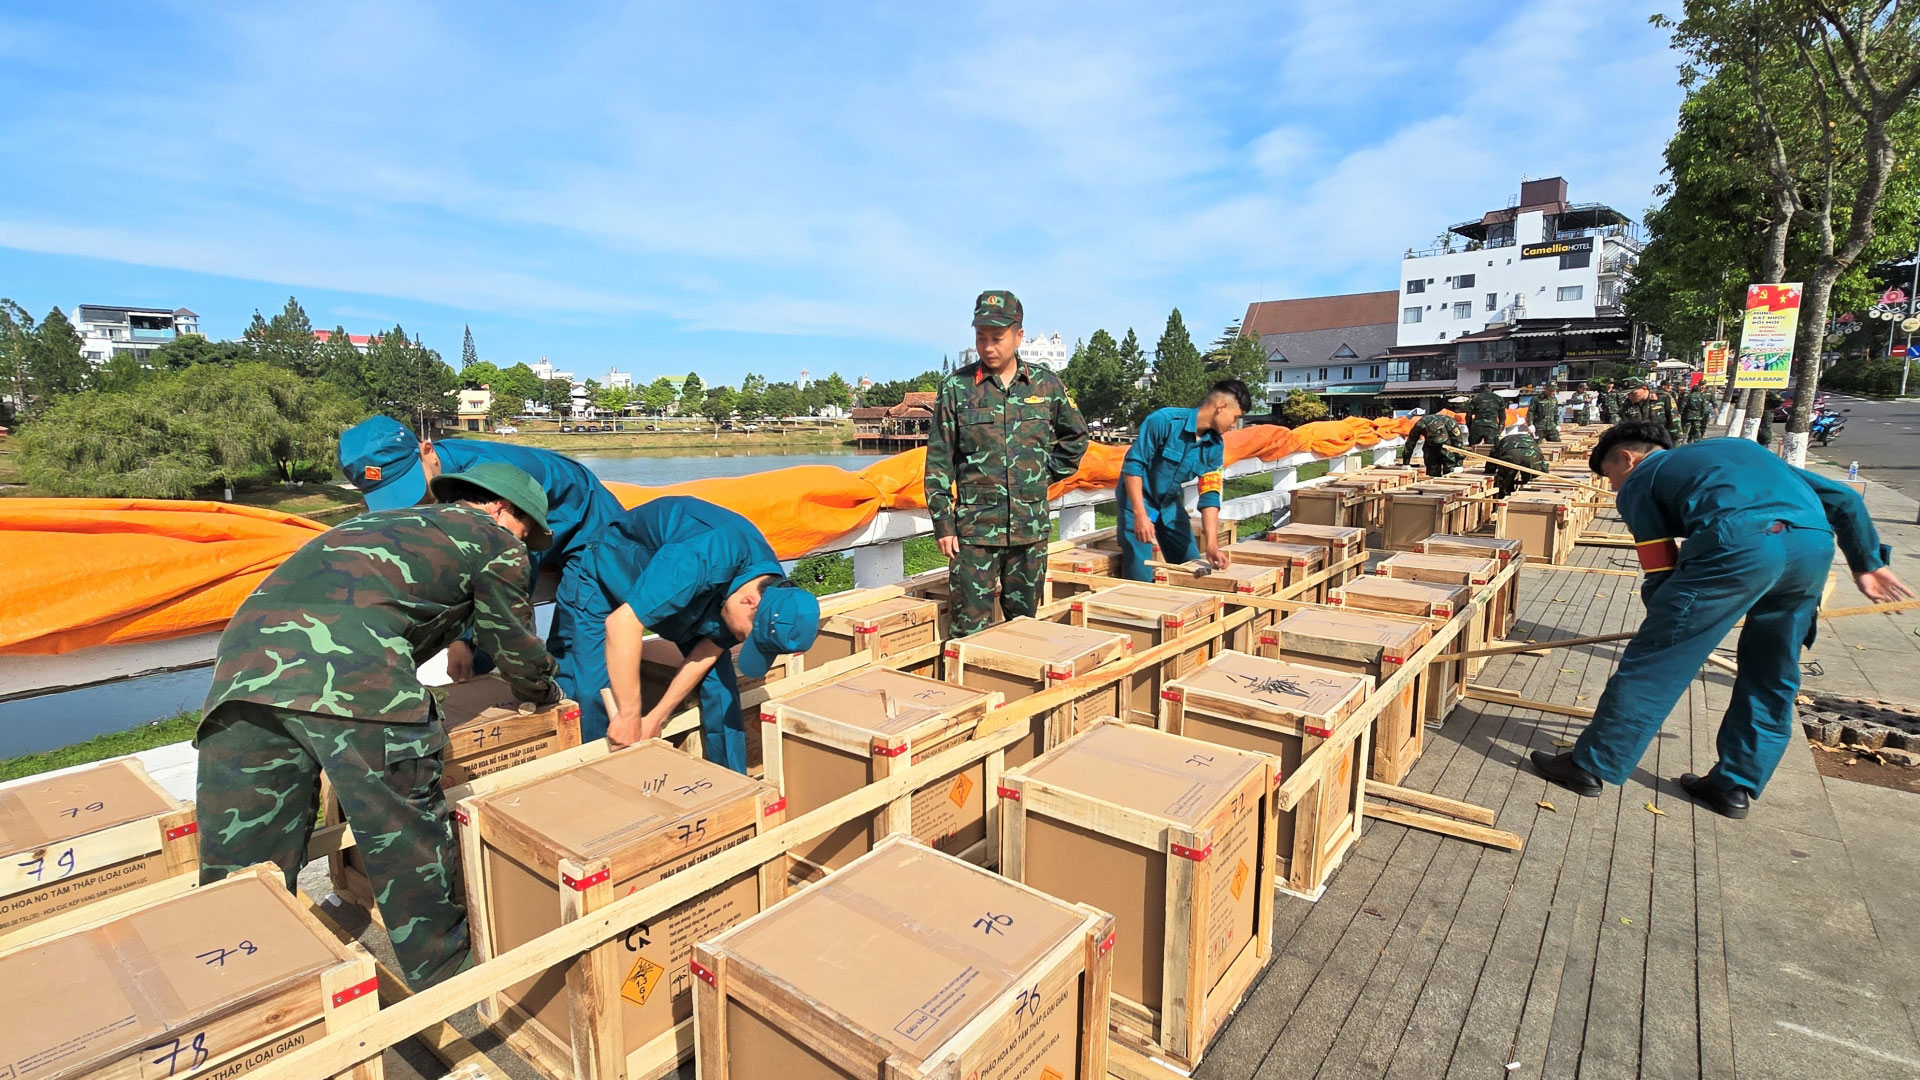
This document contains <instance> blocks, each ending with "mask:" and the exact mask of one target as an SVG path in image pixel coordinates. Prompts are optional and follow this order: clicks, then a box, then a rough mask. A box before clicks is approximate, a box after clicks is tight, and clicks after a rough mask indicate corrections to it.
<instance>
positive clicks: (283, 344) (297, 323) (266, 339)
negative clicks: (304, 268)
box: [242, 296, 320, 375]
mask: <svg viewBox="0 0 1920 1080" xmlns="http://www.w3.org/2000/svg"><path fill="white" fill-rule="evenodd" d="M242 340H243V341H245V342H246V345H247V347H248V348H250V349H252V350H253V356H254V359H256V360H259V361H261V362H263V363H268V364H272V365H274V366H275V367H282V368H286V369H287V370H288V371H291V372H294V373H295V374H297V375H312V374H315V373H316V372H315V371H314V363H313V360H314V353H315V352H317V351H318V350H319V347H320V343H319V342H318V341H316V340H315V339H314V336H313V323H312V322H310V321H309V320H308V319H307V312H306V309H305V308H303V307H301V306H300V301H298V300H296V299H295V298H293V297H291V296H289V297H287V303H286V306H285V307H283V308H281V309H280V313H279V314H278V315H275V316H274V317H273V318H272V319H264V318H261V316H260V313H259V312H258V311H255V312H254V313H253V322H252V323H251V324H249V325H248V326H247V330H246V333H245V334H244V335H242Z"/></svg>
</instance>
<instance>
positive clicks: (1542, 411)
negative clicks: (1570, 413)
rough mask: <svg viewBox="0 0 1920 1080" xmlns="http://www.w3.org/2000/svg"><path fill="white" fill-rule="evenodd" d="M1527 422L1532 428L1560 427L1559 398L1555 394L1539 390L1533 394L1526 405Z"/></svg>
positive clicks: (1556, 428)
mask: <svg viewBox="0 0 1920 1080" xmlns="http://www.w3.org/2000/svg"><path fill="white" fill-rule="evenodd" d="M1527 422H1528V423H1530V424H1532V425H1533V427H1534V430H1536V431H1538V430H1539V429H1541V428H1543V427H1546V428H1553V429H1555V430H1558V429H1559V427H1560V398H1559V397H1558V395H1556V394H1549V393H1547V392H1546V391H1541V392H1540V393H1538V394H1535V395H1534V396H1533V402H1532V404H1530V405H1528V406H1527Z"/></svg>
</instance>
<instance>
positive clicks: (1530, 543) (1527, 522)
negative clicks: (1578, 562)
mask: <svg viewBox="0 0 1920 1080" xmlns="http://www.w3.org/2000/svg"><path fill="white" fill-rule="evenodd" d="M1495 523H1496V527H1495V532H1494V535H1496V536H1500V537H1503V538H1507V539H1512V540H1518V541H1520V550H1522V551H1524V552H1525V553H1526V556H1527V558H1528V559H1530V560H1533V561H1535V562H1544V563H1551V564H1553V565H1555V566H1558V565H1559V564H1561V563H1564V562H1567V561H1568V560H1570V559H1572V558H1573V547H1574V545H1575V544H1576V543H1578V542H1579V539H1580V528H1581V526H1582V524H1583V522H1582V521H1581V520H1580V519H1577V518H1576V517H1575V516H1574V512H1573V508H1572V507H1571V506H1569V505H1568V499H1567V497H1566V496H1564V495H1549V494H1546V493H1544V492H1536V491H1516V492H1514V493H1513V494H1512V495H1509V496H1507V497H1506V498H1505V499H1503V500H1501V505H1500V507H1499V510H1498V513H1497V515H1496V517H1495Z"/></svg>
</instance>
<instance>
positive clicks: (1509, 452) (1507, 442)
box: [1486, 431, 1547, 499]
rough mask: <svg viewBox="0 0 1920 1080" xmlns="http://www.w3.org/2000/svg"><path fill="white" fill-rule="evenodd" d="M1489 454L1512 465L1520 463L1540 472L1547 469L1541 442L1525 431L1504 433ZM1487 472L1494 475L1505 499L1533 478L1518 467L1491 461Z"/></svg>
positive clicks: (1495, 485)
mask: <svg viewBox="0 0 1920 1080" xmlns="http://www.w3.org/2000/svg"><path fill="white" fill-rule="evenodd" d="M1488 456H1489V457H1494V458H1498V459H1499V460H1501V461H1504V462H1506V463H1508V464H1510V465H1519V466H1522V467H1524V468H1528V469H1533V470H1535V471H1538V472H1546V471H1547V459H1546V458H1544V457H1541V456H1540V444H1539V443H1537V442H1535V441H1534V439H1533V436H1531V435H1529V434H1527V433H1526V432H1524V431H1518V432H1515V433H1513V434H1512V435H1502V436H1501V437H1500V441H1499V442H1497V443H1494V444H1493V450H1492V452H1491V453H1490V454H1489V455H1488ZM1486 474H1487V475H1488V476H1491V477H1493V483H1494V487H1495V488H1497V489H1498V490H1499V492H1500V497H1501V498H1503V499H1504V498H1506V497H1507V496H1509V495H1511V494H1513V490H1514V489H1515V488H1518V487H1524V486H1526V484H1527V481H1529V480H1531V479H1532V477H1531V476H1529V475H1528V474H1526V473H1523V472H1520V471H1519V470H1517V469H1507V468H1502V467H1501V466H1499V465H1496V464H1494V463H1493V462H1491V461H1489V462H1487V468H1486Z"/></svg>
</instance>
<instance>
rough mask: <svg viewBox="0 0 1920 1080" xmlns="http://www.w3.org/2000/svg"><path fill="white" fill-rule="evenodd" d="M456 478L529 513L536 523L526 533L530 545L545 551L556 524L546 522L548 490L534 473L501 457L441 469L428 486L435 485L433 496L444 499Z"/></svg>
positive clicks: (551, 540) (432, 486) (532, 520)
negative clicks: (463, 467)
mask: <svg viewBox="0 0 1920 1080" xmlns="http://www.w3.org/2000/svg"><path fill="white" fill-rule="evenodd" d="M456 481H458V482H461V483H467V484H472V485H473V486H474V487H477V488H479V489H480V490H482V491H485V492H490V493H492V494H494V495H498V496H500V497H501V498H503V499H505V500H507V501H508V502H510V503H512V504H513V507H514V509H516V510H518V511H520V513H522V514H524V515H526V517H527V520H529V521H531V522H532V523H533V527H534V531H533V535H532V536H529V537H527V546H528V547H530V548H532V549H533V550H535V551H544V550H546V549H547V547H548V546H550V545H551V544H552V543H553V527H552V526H550V525H548V524H547V493H546V491H545V489H543V488H541V486H540V485H539V484H537V483H535V482H534V479H533V477H531V476H528V475H527V474H526V473H525V472H523V471H522V470H520V469H518V468H515V467H514V466H512V465H508V464H507V463H505V462H502V461H483V462H481V463H479V464H478V465H470V466H468V467H467V471H466V472H457V473H442V474H440V475H439V476H436V477H434V478H433V482H432V483H431V484H429V485H427V486H428V487H430V488H431V489H433V497H434V498H436V499H441V500H443V501H444V500H445V498H446V490H447V487H448V485H450V484H452V483H454V482H456Z"/></svg>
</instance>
